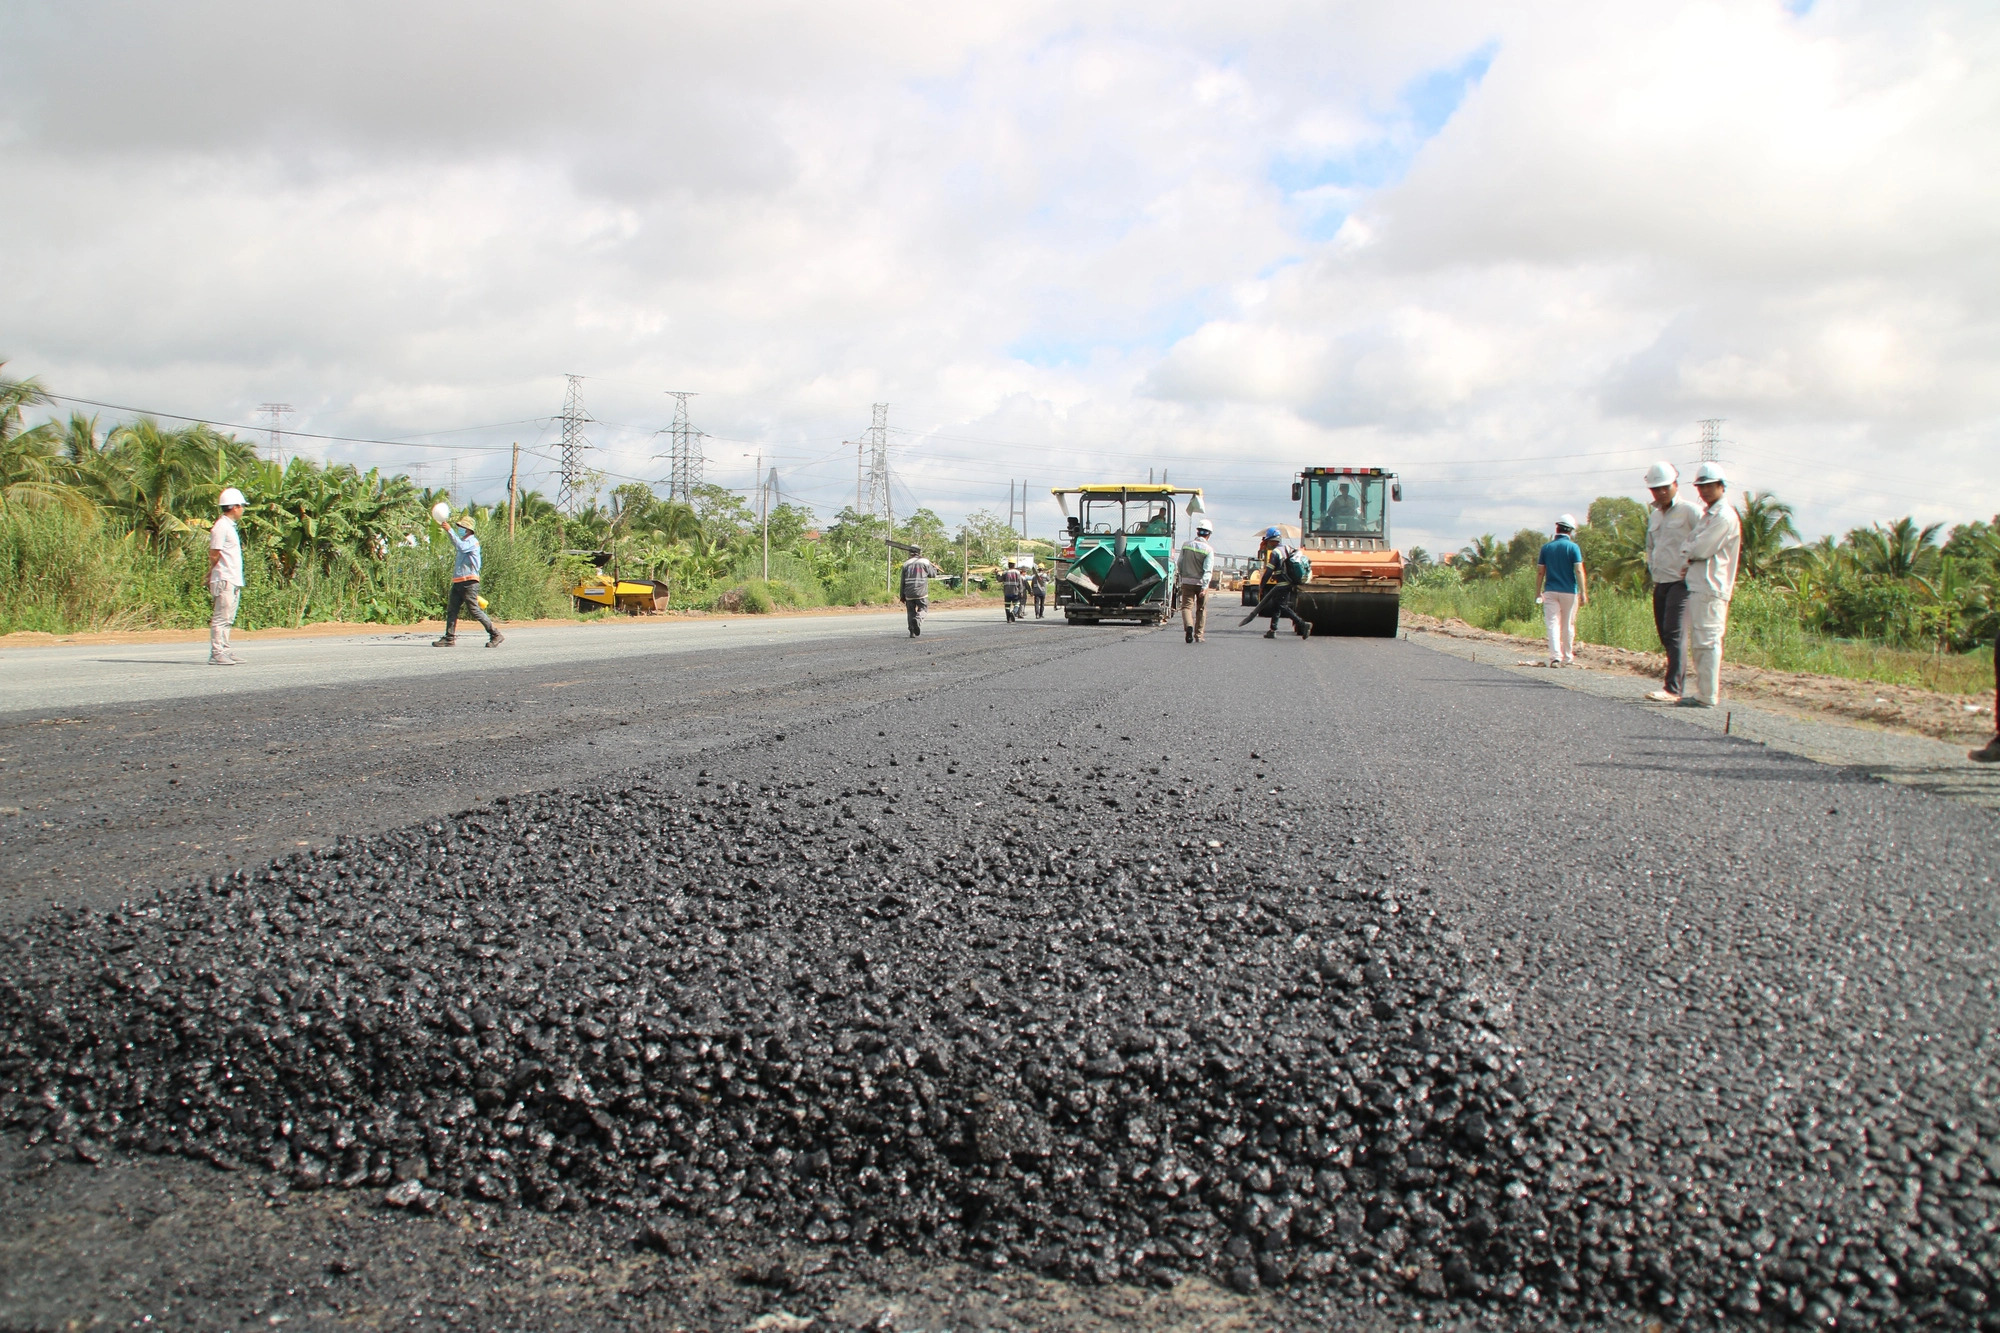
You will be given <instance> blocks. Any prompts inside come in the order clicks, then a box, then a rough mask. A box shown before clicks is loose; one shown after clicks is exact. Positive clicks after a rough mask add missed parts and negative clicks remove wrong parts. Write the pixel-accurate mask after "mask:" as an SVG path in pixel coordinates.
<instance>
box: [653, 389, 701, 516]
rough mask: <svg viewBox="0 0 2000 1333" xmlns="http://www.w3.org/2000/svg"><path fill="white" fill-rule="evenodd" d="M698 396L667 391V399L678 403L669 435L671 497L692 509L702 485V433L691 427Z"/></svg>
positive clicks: (668, 472)
mask: <svg viewBox="0 0 2000 1333" xmlns="http://www.w3.org/2000/svg"><path fill="white" fill-rule="evenodd" d="M697 396H698V395H696V394H692V393H683V392H681V391H680V390H678V389H669V390H667V397H669V398H671V399H673V400H674V424H673V426H672V428H671V429H670V430H668V431H667V432H666V434H667V436H668V438H669V440H670V443H669V444H668V446H667V498H668V499H669V500H679V501H680V502H681V503H682V504H684V505H689V506H692V505H693V504H694V492H695V487H697V486H699V485H701V464H702V457H701V437H702V432H700V431H698V430H696V429H695V428H694V427H693V426H690V425H689V424H688V399H690V398H694V397H697ZM658 456H659V455H657V454H655V455H654V457H656V458H657V457H658Z"/></svg>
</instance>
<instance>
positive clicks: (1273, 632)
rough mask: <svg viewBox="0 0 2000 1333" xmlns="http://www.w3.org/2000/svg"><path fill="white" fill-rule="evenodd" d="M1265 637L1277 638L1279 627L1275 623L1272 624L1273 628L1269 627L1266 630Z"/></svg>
mask: <svg viewBox="0 0 2000 1333" xmlns="http://www.w3.org/2000/svg"><path fill="white" fill-rule="evenodd" d="M1264 637H1265V638H1267V639H1275V638H1277V637H1278V627H1277V626H1276V625H1273V626H1272V627H1271V628H1269V629H1267V630H1265V631H1264Z"/></svg>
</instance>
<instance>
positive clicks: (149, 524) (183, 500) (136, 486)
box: [104, 417, 257, 550]
mask: <svg viewBox="0 0 2000 1333" xmlns="http://www.w3.org/2000/svg"><path fill="white" fill-rule="evenodd" d="M104 453H105V455H106V456H107V461H108V462H109V463H110V464H112V466H113V468H114V469H115V474H114V475H113V477H112V478H111V480H112V483H113V489H112V494H111V495H110V497H109V499H110V505H109V507H110V508H112V509H114V510H116V511H117V512H118V513H119V514H120V515H121V516H122V517H123V518H124V519H125V521H126V522H127V523H128V524H130V526H131V528H132V530H133V531H134V532H137V533H139V534H141V536H142V538H143V540H144V541H145V542H146V544H147V545H149V546H151V547H153V548H154V549H155V550H159V549H163V548H164V547H165V546H166V545H167V544H168V542H169V541H171V540H172V538H173V537H174V536H176V535H177V534H179V533H182V532H185V531H187V529H188V524H187V521H186V520H187V519H188V517H189V516H190V515H194V516H197V517H200V516H203V515H204V514H205V512H206V511H207V510H208V509H211V508H212V507H213V506H214V504H215V497H216V495H217V494H218V493H220V491H221V490H222V487H223V486H225V485H227V484H228V483H229V479H230V478H231V477H232V476H235V475H236V474H238V473H239V472H246V471H250V470H252V469H253V468H254V466H255V464H256V463H257V451H256V450H255V449H254V448H252V447H251V446H250V445H247V444H245V443H244V442H243V441H241V440H239V439H237V438H236V437H235V436H233V435H224V434H222V433H220V432H218V431H216V430H213V429H211V428H209V427H208V426H186V427H183V428H181V429H179V430H167V429H166V428H164V427H162V426H161V425H160V423H159V422H157V421H155V420H153V418H151V417H141V418H139V419H138V420H137V421H134V422H132V423H131V424H129V425H124V426H120V427H118V428H117V429H116V430H114V431H112V432H111V438H110V440H109V441H108V442H107V444H106V446H105V449H104Z"/></svg>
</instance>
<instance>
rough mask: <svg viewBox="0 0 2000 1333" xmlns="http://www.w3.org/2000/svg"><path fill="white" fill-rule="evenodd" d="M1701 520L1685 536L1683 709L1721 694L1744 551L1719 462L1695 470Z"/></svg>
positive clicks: (1710, 705)
mask: <svg viewBox="0 0 2000 1333" xmlns="http://www.w3.org/2000/svg"><path fill="white" fill-rule="evenodd" d="M1694 488H1695V491H1696V493H1698V494H1699V495H1700V496H1701V503H1702V506H1703V508H1702V515H1701V522H1700V523H1698V524H1696V525H1695V530H1694V535H1693V536H1692V537H1690V538H1689V539H1688V548H1687V555H1688V570H1687V587H1688V599H1687V627H1688V628H1687V633H1688V665H1689V666H1690V667H1692V668H1693V669H1694V688H1693V689H1691V690H1689V691H1688V692H1687V693H1686V694H1683V695H1682V696H1681V702H1680V706H1681V707H1682V708H1713V707H1715V705H1716V704H1717V703H1718V702H1720V701H1721V698H1722V639H1723V636H1724V635H1725V634H1726V633H1728V630H1729V598H1730V596H1731V595H1732V594H1733V593H1734V592H1735V591H1736V567H1737V562H1738V560H1739V559H1740V558H1741V556H1742V553H1743V520H1742V519H1740V518H1738V517H1737V516H1736V510H1735V509H1733V508H1731V507H1730V504H1729V501H1728V500H1727V498H1725V493H1726V492H1727V491H1728V489H1729V478H1728V476H1727V475H1725V474H1724V473H1723V471H1722V465H1721V464H1720V463H1703V464H1702V465H1701V466H1700V467H1699V468H1697V469H1695V474H1694Z"/></svg>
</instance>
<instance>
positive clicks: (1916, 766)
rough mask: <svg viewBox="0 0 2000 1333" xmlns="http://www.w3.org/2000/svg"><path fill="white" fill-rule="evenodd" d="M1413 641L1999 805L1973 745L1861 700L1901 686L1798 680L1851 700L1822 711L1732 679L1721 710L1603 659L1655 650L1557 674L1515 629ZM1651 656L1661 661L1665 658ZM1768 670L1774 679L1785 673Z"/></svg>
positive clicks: (1931, 709)
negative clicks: (1655, 698)
mask: <svg viewBox="0 0 2000 1333" xmlns="http://www.w3.org/2000/svg"><path fill="white" fill-rule="evenodd" d="M1425 619H1429V617H1426V618H1425ZM1408 638H1409V641H1410V642H1412V643H1415V644H1418V645H1420V646H1422V647H1424V648H1428V649H1431V650H1432V651H1434V652H1440V653H1445V654H1447V655H1449V656H1452V657H1458V658H1462V659H1464V660H1465V661H1468V662H1477V663H1479V664H1481V665H1482V666H1489V667H1495V668H1498V669H1500V670H1503V671H1509V672H1515V673H1521V674H1525V675H1527V676H1529V677H1530V678H1533V679H1538V680H1543V681H1545V682H1547V683H1549V684H1553V685H1559V686H1561V687H1562V688H1564V689H1566V690H1575V691H1579V692H1581V693H1585V694H1593V695H1596V696H1598V697H1600V698H1606V699H1618V700H1622V701H1624V702H1627V703H1630V704H1633V705H1635V706H1637V707H1640V708H1643V709H1645V710H1647V711H1648V712H1652V713H1658V714H1662V715H1666V716H1671V717H1672V718H1674V719H1675V720H1676V721H1678V722H1682V723H1685V724H1686V725H1688V726H1691V727H1699V728H1704V729H1707V730H1710V731H1724V730H1725V729H1726V731H1727V733H1728V734H1729V735H1732V736H1737V737H1741V738H1743V739H1745V740H1750V741H1755V742H1757V743H1759V744H1762V745H1768V746H1771V747H1772V748H1774V749H1778V750H1783V751H1785V752H1786V753H1788V754H1796V755H1800V756H1803V757H1804V758H1807V759H1811V760H1814V761H1816V762H1818V763H1822V764H1833V765H1836V766H1839V767H1842V768H1847V769H1852V770H1854V771H1855V772H1858V773H1863V774H1866V775H1868V776H1870V777H1874V778H1879V779H1881V780H1882V781H1884V782H1895V783H1899V784H1901V785H1904V786H1909V787H1917V788H1921V789H1922V790H1924V791H1927V792H1930V793H1932V794H1933V795H1937V796H1946V797H1951V798H1953V799H1955V800H1961V801H1967V802H1970V803H1971V804H1974V805H1983V806H1986V807H1988V808H2000V771H1996V769H2000V765H1982V764H1975V763H1973V762H1971V761H1970V760H1968V759H1967V758H1966V757H1965V752H1966V749H1967V748H1968V744H1967V742H1966V741H1965V740H1964V739H1960V740H1940V739H1937V738H1936V737H1935V736H1932V735H1928V734H1924V733H1921V732H1918V731H1915V730H1913V729H1912V728H1911V727H1910V726H1909V725H1897V724H1896V722H1894V721H1892V720H1890V719H1898V720H1901V721H1902V722H1904V723H1907V722H1908V712H1907V709H1892V710H1891V711H1890V712H1888V713H1883V712H1882V711H1881V710H1879V709H1878V711H1877V712H1876V713H1873V714H1869V713H1867V711H1866V709H1865V708H1864V707H1863V705H1862V704H1861V702H1860V699H1861V698H1862V696H1872V692H1873V691H1874V690H1876V689H1877V688H1891V689H1896V688H1897V687H1877V686H1875V685H1871V684H1867V683H1866V682H1856V681H1834V682H1831V683H1830V684H1826V683H1825V682H1826V681H1827V678H1825V677H1819V676H1811V677H1803V678H1801V679H1803V680H1805V681H1807V682H1818V683H1821V684H1816V685H1815V686H1814V688H1820V689H1826V690H1831V691H1832V692H1833V693H1835V694H1837V695H1838V696H1840V697H1841V698H1843V699H1845V700H1847V702H1846V703H1843V704H1841V705H1839V706H1838V707H1836V706H1835V705H1832V704H1829V705H1828V706H1827V707H1825V708H1821V709H1809V708H1806V707H1802V706H1800V705H1799V703H1798V698H1799V697H1800V695H1801V693H1802V692H1803V690H1804V689H1805V687H1804V686H1798V685H1789V684H1788V685H1786V686H1785V689H1786V690H1788V691H1791V693H1784V694H1776V695H1774V694H1773V693H1771V692H1770V691H1764V692H1758V691H1757V690H1756V689H1755V688H1754V682H1750V683H1751V685H1752V688H1750V689H1747V690H1744V691H1742V692H1741V693H1739V692H1738V687H1739V685H1741V684H1744V683H1745V682H1743V681H1741V680H1739V679H1736V678H1732V679H1731V680H1730V681H1728V682H1727V683H1725V686H1724V689H1723V695H1724V704H1723V707H1721V708H1718V709H1691V708H1675V707H1672V706H1670V705H1664V704H1656V703H1653V702H1652V701H1651V700H1649V699H1647V698H1646V694H1647V692H1648V691H1650V690H1653V689H1655V688H1657V687H1658V683H1659V677H1658V676H1657V675H1654V674H1651V672H1650V671H1646V672H1643V673H1642V674H1634V672H1635V671H1639V670H1640V668H1641V667H1643V666H1644V663H1640V664H1637V665H1636V666H1635V665H1629V664H1627V663H1625V662H1623V661H1611V662H1608V663H1607V662H1606V661H1605V660H1603V658H1602V654H1604V653H1611V652H1616V653H1620V654H1621V655H1622V656H1623V657H1646V656H1651V655H1650V654H1634V653H1624V652H1623V650H1613V649H1599V648H1597V647H1596V646H1595V645H1590V646H1589V647H1590V649H1591V651H1590V652H1586V651H1585V647H1586V646H1585V645H1579V646H1578V649H1577V658H1578V662H1579V664H1580V668H1581V669H1578V670H1561V671H1555V670H1551V669H1549V668H1548V667H1547V666H1546V665H1544V664H1542V663H1539V662H1535V661H1531V660H1528V659H1526V658H1524V657H1523V656H1522V651H1523V650H1522V647H1521V646H1520V645H1522V644H1527V643H1530V641H1528V640H1520V639H1514V638H1512V637H1511V636H1508V635H1498V634H1488V633H1487V632H1486V631H1483V630H1474V631H1472V632H1471V633H1469V634H1468V633H1465V632H1463V631H1458V630H1456V629H1454V631H1453V632H1450V633H1446V632H1442V631H1440V630H1437V629H1424V628H1421V627H1419V628H1414V629H1412V630H1411V631H1410V632H1409V635H1408ZM1654 660H1655V662H1657V660H1658V659H1657V658H1655V659H1654ZM1751 670H1752V669H1750V668H1745V669H1744V672H1745V674H1746V675H1747V674H1748V673H1749V672H1750V671H1751ZM1761 674H1763V675H1766V676H1777V675H1781V674H1784V673H1775V672H1766V673H1761ZM1855 686H1859V687H1860V692H1859V693H1858V694H1857V692H1856V690H1855V689H1853V688H1850V687H1855ZM1897 692H1898V693H1899V695H1922V696H1925V698H1924V700H1922V701H1918V702H1917V703H1915V704H1910V705H1909V706H1910V707H1920V708H1921V709H1922V711H1924V712H1925V713H1926V714H1928V715H1932V716H1937V717H1942V716H1944V713H1943V711H1942V705H1943V704H1951V705H1952V706H1954V707H1956V706H1957V696H1955V695H1929V694H1926V692H1925V691H1921V690H1901V689H1898V690H1897ZM1905 702H1906V703H1908V702H1909V701H1905ZM1989 702H1990V701H1989ZM1961 711H1962V710H1961ZM1967 735H1969V736H1970V737H1971V741H1970V743H1971V744H1975V745H1976V744H1979V743H1981V742H1983V741H1985V740H1986V739H1988V738H1989V737H1990V736H1991V732H1990V731H1988V732H1985V733H1983V734H1978V733H1967Z"/></svg>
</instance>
